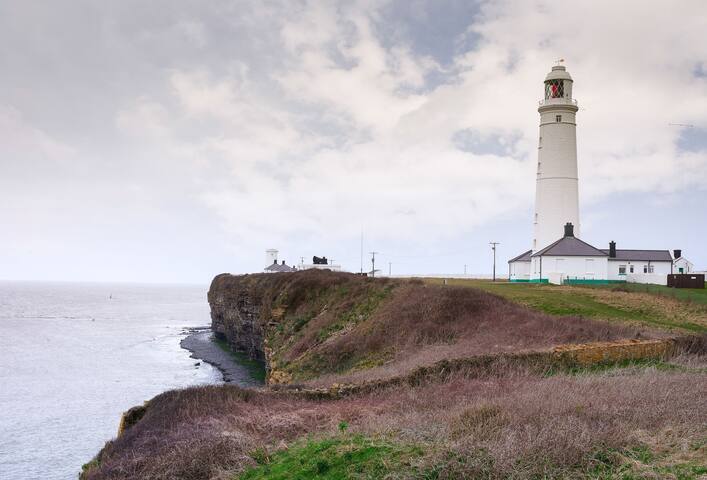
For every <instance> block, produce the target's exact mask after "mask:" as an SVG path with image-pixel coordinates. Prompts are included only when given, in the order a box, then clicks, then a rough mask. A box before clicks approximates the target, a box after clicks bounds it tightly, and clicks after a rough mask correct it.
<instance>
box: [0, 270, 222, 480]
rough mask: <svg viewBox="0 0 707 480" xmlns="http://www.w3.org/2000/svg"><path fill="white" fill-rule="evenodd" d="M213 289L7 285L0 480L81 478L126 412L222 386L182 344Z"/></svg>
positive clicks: (0, 308)
mask: <svg viewBox="0 0 707 480" xmlns="http://www.w3.org/2000/svg"><path fill="white" fill-rule="evenodd" d="M206 290H207V288H206V286H203V287H194V286H155V285H127V284H122V285H109V284H77V283H73V284H69V283H66V284H60V283H14V282H13V283H9V282H0V479H3V480H4V479H8V480H10V479H11V480H23V479H27V480H29V479H33V480H34V479H40V478H41V479H61V480H64V479H76V478H77V475H78V472H79V471H80V470H81V465H82V464H84V463H86V462H88V461H89V460H90V459H91V458H92V457H93V455H94V454H96V453H97V452H98V450H99V449H100V448H101V447H102V446H103V444H104V443H105V442H106V441H107V440H109V439H111V438H113V437H114V436H115V434H116V431H117V428H118V423H119V421H120V415H121V413H122V412H123V411H125V410H127V409H128V408H130V407H132V406H134V405H138V404H141V403H142V402H143V401H145V400H148V399H149V398H151V397H153V396H155V395H157V394H159V393H161V392H163V391H165V390H168V389H173V388H181V387H187V386H191V385H200V384H209V383H218V382H220V381H221V374H220V373H219V372H218V371H217V370H216V369H214V368H213V367H211V366H209V365H207V364H205V363H203V362H202V363H201V365H200V366H195V363H196V360H194V359H192V358H189V352H187V351H186V350H184V349H182V348H181V347H180V346H179V342H180V340H181V339H182V338H183V337H184V336H185V332H184V329H185V328H187V327H196V326H204V325H208V324H209V322H210V319H209V307H208V303H207V301H206ZM111 297H112V298H111Z"/></svg>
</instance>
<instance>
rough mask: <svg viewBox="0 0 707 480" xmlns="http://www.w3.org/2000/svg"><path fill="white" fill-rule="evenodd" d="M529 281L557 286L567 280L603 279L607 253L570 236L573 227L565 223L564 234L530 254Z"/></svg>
mask: <svg viewBox="0 0 707 480" xmlns="http://www.w3.org/2000/svg"><path fill="white" fill-rule="evenodd" d="M530 259H531V260H530V269H531V274H530V280H531V281H534V282H545V281H548V282H549V283H555V284H558V285H561V284H562V283H564V282H565V281H567V280H574V281H589V282H595V281H598V280H599V281H606V280H607V271H608V268H607V266H608V259H609V255H608V254H607V253H604V252H603V251H601V250H599V249H598V248H595V247H593V246H591V245H589V244H588V243H587V242H584V241H582V240H580V239H579V238H577V237H575V236H574V226H573V225H572V224H571V223H567V224H566V225H565V235H564V237H562V238H560V239H559V240H557V241H555V242H553V243H551V244H550V245H548V246H547V247H545V248H543V249H542V250H539V251H537V252H535V253H533V254H532V255H531V256H530Z"/></svg>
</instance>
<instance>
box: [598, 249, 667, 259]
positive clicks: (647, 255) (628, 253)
mask: <svg viewBox="0 0 707 480" xmlns="http://www.w3.org/2000/svg"><path fill="white" fill-rule="evenodd" d="M601 251H602V252H604V253H606V254H607V255H608V254H609V250H608V249H603V248H602V250H601ZM609 260H624V261H634V262H672V261H673V257H672V256H671V255H670V252H669V251H668V250H619V249H618V248H617V249H616V257H610V258H609Z"/></svg>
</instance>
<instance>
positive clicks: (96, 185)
mask: <svg viewBox="0 0 707 480" xmlns="http://www.w3.org/2000/svg"><path fill="white" fill-rule="evenodd" d="M649 5H650V6H649ZM705 32H707V2H705V1H704V0H695V1H675V2H646V1H645V0H637V1H620V2H617V1H615V0H612V1H597V0H592V1H573V2H559V3H558V2H557V1H528V0H518V1H496V2H478V3H474V2H472V1H470V0H446V1H413V0H400V1H391V2H386V1H380V2H378V1H358V2H356V1H350V0H347V1H343V2H335V1H310V2H304V1H302V2H299V1H294V0H286V1H281V2H279V1H262V0H256V1H252V2H250V1H218V0H214V1H208V2H204V1H184V0H162V1H159V0H155V1H149V2H145V1H132V0H120V1H108V0H106V1H100V2H96V1H93V0H86V1H68V0H67V1H51V2H47V1H33V0H16V1H8V0H0V278H4V279H36V280H101V281H110V280H119V281H146V282H201V283H206V282H208V281H209V280H210V279H211V278H212V277H213V276H214V275H215V274H218V273H220V272H224V271H228V272H234V273H235V272H249V271H258V270H261V269H262V267H263V266H264V265H263V263H264V250H265V249H266V248H271V247H272V248H278V249H279V250H280V258H281V259H285V260H287V261H288V263H293V262H297V261H298V260H299V258H300V257H305V258H307V259H311V257H312V255H320V256H321V255H326V256H328V257H330V258H332V257H333V258H334V259H335V260H336V262H337V263H341V264H342V265H343V266H344V267H345V268H348V269H350V270H355V271H358V269H359V267H360V237H361V231H363V237H364V251H365V252H369V251H371V250H375V251H378V252H381V253H380V255H379V256H378V262H379V263H378V265H381V266H382V267H383V268H384V269H385V270H386V271H387V270H388V262H391V263H392V270H393V273H452V272H457V273H458V272H463V269H464V265H465V264H466V265H468V267H467V269H468V271H469V272H490V271H491V258H492V257H491V251H490V248H489V246H488V242H489V241H490V240H494V241H498V242H501V245H500V246H499V251H498V253H499V269H500V271H501V272H503V273H505V272H506V271H507V266H506V261H507V260H508V259H509V258H510V257H513V256H515V255H517V254H519V253H521V252H523V251H524V250H526V249H527V248H529V247H530V244H531V235H532V224H531V222H532V218H531V217H532V210H533V200H534V190H535V183H534V180H535V168H536V162H537V149H536V147H537V136H538V120H539V117H538V113H537V101H538V100H539V98H540V97H541V96H542V92H543V87H542V81H543V79H544V76H545V74H546V73H547V71H548V70H549V69H550V67H551V66H552V65H553V62H554V61H555V60H556V59H558V58H564V59H565V60H566V62H565V65H566V66H567V68H568V70H569V71H570V73H571V74H572V76H573V77H574V80H575V84H574V96H575V97H576V98H577V99H578V101H579V105H580V110H579V112H578V117H577V122H578V127H577V141H578V156H579V169H580V216H581V219H582V234H583V237H584V238H583V239H584V240H586V241H588V242H590V243H593V244H594V245H596V246H598V247H603V248H606V245H607V244H608V242H609V241H610V240H615V241H617V243H618V248H655V249H658V248H663V249H674V248H682V249H683V252H684V254H685V256H687V257H688V258H689V259H691V260H692V261H693V262H694V263H695V264H696V265H697V267H698V268H707V37H706V33H705ZM670 124H682V125H690V126H687V127H686V126H680V125H670ZM559 233H560V232H558V236H559ZM368 265H370V263H369V256H368V255H366V266H368Z"/></svg>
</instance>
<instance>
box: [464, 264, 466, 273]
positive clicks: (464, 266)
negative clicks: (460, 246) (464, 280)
mask: <svg viewBox="0 0 707 480" xmlns="http://www.w3.org/2000/svg"><path fill="white" fill-rule="evenodd" d="M464 275H466V264H464Z"/></svg>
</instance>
